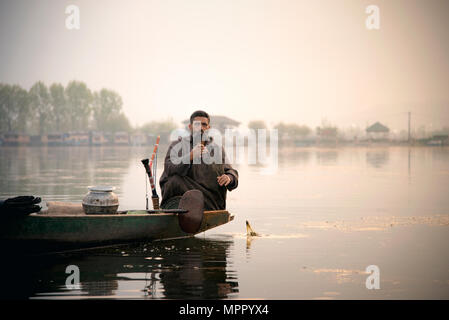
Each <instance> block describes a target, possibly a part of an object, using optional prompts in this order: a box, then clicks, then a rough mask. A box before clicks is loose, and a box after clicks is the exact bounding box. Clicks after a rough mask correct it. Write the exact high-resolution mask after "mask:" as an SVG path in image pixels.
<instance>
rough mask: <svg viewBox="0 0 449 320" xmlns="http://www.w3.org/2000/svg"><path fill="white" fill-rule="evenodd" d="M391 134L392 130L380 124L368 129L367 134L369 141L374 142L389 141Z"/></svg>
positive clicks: (377, 123)
mask: <svg viewBox="0 0 449 320" xmlns="http://www.w3.org/2000/svg"><path fill="white" fill-rule="evenodd" d="M389 133H390V129H389V128H388V127H386V126H384V125H383V124H381V123H380V122H376V123H375V124H373V125H371V126H369V127H368V128H366V134H367V135H368V138H369V139H372V140H387V139H388V136H389Z"/></svg>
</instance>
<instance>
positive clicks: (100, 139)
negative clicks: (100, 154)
mask: <svg viewBox="0 0 449 320" xmlns="http://www.w3.org/2000/svg"><path fill="white" fill-rule="evenodd" d="M106 144H108V139H106V137H105V136H104V134H103V133H102V132H92V145H93V146H104V145H106Z"/></svg>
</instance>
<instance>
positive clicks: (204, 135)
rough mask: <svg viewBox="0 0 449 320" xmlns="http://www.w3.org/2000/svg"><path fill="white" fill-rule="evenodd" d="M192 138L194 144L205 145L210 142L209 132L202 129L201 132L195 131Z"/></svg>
mask: <svg viewBox="0 0 449 320" xmlns="http://www.w3.org/2000/svg"><path fill="white" fill-rule="evenodd" d="M191 135H192V138H193V141H194V142H197V143H202V144H205V143H206V142H208V141H209V140H210V137H209V133H208V131H207V130H206V131H204V130H203V129H201V131H193V130H192V132H191Z"/></svg>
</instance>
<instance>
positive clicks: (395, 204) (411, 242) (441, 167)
mask: <svg viewBox="0 0 449 320" xmlns="http://www.w3.org/2000/svg"><path fill="white" fill-rule="evenodd" d="M151 152H152V147H115V148H113V147H97V148H89V147H53V148H50V147H49V148H44V147H43V148H33V147H23V148H12V147H11V148H9V147H8V148H7V147H1V148H0V173H1V179H0V197H10V196H16V195H22V194H33V195H36V196H41V197H42V198H43V200H44V201H49V200H59V201H70V202H81V200H82V198H83V197H84V195H85V194H86V193H87V186H89V185H113V186H116V187H117V190H116V193H117V195H118V196H119V201H120V208H119V209H123V210H125V209H144V208H145V181H146V180H145V179H146V176H145V171H144V168H143V166H142V165H141V163H140V160H141V159H143V158H147V157H149V156H150V155H151ZM164 154H165V153H164V150H161V152H160V153H159V160H161V158H162V156H163V155H164ZM235 167H236V169H237V170H238V171H239V174H240V182H239V187H238V188H237V189H236V190H234V191H232V192H230V193H228V200H227V205H228V210H229V211H230V212H232V213H233V214H234V215H235V219H234V221H232V222H231V223H229V224H227V225H224V226H221V227H218V228H216V229H213V230H210V231H207V232H206V233H203V234H200V235H198V236H196V237H195V238H192V239H184V240H171V241H161V242H148V243H137V244H130V245H125V246H117V247H110V248H107V249H105V248H103V249H93V250H88V251H79V252H70V253H60V254H52V255H43V256H19V257H17V256H10V255H8V254H3V255H2V261H1V264H2V267H1V268H2V269H3V270H1V274H2V285H1V287H0V290H1V297H3V298H7V297H10V298H11V297H21V298H28V297H29V298H32V299H42V298H44V299H80V298H113V299H129V298H130V299H154V298H156V299H158V298H170V299H171V298H174V299H177V298H183V299H192V298H193V299H195V298H206V299H210V298H237V299H247V298H261V299H449V250H448V243H449V196H448V194H449V193H448V189H449V148H441V147H414V148H408V147H384V146H378V147H375V146H371V147H340V148H312V147H311V148H297V149H294V150H292V149H280V150H279V166H278V168H277V170H276V171H275V170H273V168H266V167H264V166H257V165H246V164H243V165H238V166H235ZM157 169H158V173H157V176H158V177H159V176H160V175H161V173H162V169H163V164H162V163H161V161H158V166H157ZM150 202H151V201H150ZM246 220H248V221H249V222H250V223H251V225H252V227H253V229H254V230H255V231H256V232H258V233H259V234H261V236H260V237H252V238H247V236H246V229H245V221H246ZM68 265H76V266H78V267H79V269H80V280H81V284H80V288H79V290H78V289H77V290H69V289H67V288H66V286H65V281H66V277H67V276H68V274H66V273H65V270H66V267H67V266H68ZM370 265H376V266H378V267H379V270H380V289H378V290H375V289H373V290H368V289H367V288H366V284H365V283H366V279H367V277H368V276H369V274H368V273H367V272H366V268H367V267H368V266H370Z"/></svg>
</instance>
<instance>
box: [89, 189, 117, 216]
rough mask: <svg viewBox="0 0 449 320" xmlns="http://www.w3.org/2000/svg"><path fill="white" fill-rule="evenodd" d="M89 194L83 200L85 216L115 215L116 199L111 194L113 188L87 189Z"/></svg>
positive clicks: (115, 196) (113, 194) (112, 193)
mask: <svg viewBox="0 0 449 320" xmlns="http://www.w3.org/2000/svg"><path fill="white" fill-rule="evenodd" d="M88 189H89V192H88V193H87V194H86V196H85V197H84V199H83V209H84V212H85V213H86V214H115V213H117V209H118V197H117V195H116V194H115V193H114V192H113V191H114V190H115V187H109V186H96V187H88Z"/></svg>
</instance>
